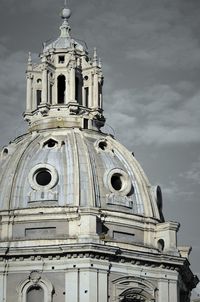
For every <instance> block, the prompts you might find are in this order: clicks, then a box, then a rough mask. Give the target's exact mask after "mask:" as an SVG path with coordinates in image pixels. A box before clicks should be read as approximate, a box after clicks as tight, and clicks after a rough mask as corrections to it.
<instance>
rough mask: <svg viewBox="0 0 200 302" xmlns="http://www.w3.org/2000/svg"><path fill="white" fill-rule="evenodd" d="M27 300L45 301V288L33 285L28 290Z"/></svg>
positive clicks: (31, 301) (32, 301) (28, 301)
mask: <svg viewBox="0 0 200 302" xmlns="http://www.w3.org/2000/svg"><path fill="white" fill-rule="evenodd" d="M26 301H27V302H36V301H37V302H44V290H43V289H42V288H41V287H40V286H37V285H35V286H32V287H30V288H29V289H28V291H27V296H26Z"/></svg>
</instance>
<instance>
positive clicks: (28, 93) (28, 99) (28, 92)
mask: <svg viewBox="0 0 200 302" xmlns="http://www.w3.org/2000/svg"><path fill="white" fill-rule="evenodd" d="M26 110H27V111H31V110H32V76H31V74H27V88H26Z"/></svg>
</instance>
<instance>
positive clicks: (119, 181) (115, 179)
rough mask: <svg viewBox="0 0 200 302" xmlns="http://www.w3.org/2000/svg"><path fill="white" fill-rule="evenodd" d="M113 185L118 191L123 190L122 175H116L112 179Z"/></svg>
mask: <svg viewBox="0 0 200 302" xmlns="http://www.w3.org/2000/svg"><path fill="white" fill-rule="evenodd" d="M111 185H112V187H113V188H114V189H115V190H116V191H120V190H121V189H122V185H123V184H122V175H121V174H118V173H116V174H114V175H113V176H112V177H111Z"/></svg>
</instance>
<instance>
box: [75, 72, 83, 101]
mask: <svg viewBox="0 0 200 302" xmlns="http://www.w3.org/2000/svg"><path fill="white" fill-rule="evenodd" d="M75 99H76V101H77V102H78V103H79V104H80V105H82V81H81V79H80V78H79V77H76V80H75Z"/></svg>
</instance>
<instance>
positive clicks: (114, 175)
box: [104, 169, 132, 196]
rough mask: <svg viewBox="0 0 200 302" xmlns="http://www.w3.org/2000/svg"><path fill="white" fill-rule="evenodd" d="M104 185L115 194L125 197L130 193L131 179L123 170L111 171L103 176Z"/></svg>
mask: <svg viewBox="0 0 200 302" xmlns="http://www.w3.org/2000/svg"><path fill="white" fill-rule="evenodd" d="M104 182H105V185H106V186H107V187H108V189H109V190H110V191H111V192H113V193H116V194H120V195H122V196H125V195H127V194H129V193H130V191H131V188H132V183H131V179H130V177H129V175H128V173H126V172H125V171H124V170H122V169H113V170H111V171H109V172H107V173H106V174H105V178H104Z"/></svg>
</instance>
